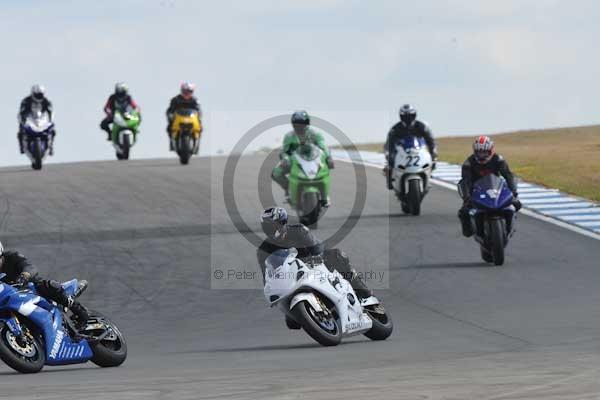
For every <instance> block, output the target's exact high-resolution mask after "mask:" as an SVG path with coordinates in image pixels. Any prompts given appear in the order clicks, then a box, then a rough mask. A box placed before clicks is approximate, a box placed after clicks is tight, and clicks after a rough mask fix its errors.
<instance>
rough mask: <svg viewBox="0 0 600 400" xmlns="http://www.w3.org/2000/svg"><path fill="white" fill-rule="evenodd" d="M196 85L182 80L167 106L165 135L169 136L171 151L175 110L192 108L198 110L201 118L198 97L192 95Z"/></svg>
mask: <svg viewBox="0 0 600 400" xmlns="http://www.w3.org/2000/svg"><path fill="white" fill-rule="evenodd" d="M195 88H196V85H194V84H193V83H191V82H183V83H182V84H181V86H180V93H179V94H178V95H177V96H175V97H173V98H172V99H171V103H170V104H169V108H167V136H168V137H169V151H173V150H174V148H173V141H172V140H171V124H172V122H173V119H174V118H175V111H177V110H182V109H192V110H196V111H198V118H199V119H200V120H202V109H201V108H200V104H199V103H198V99H197V98H196V97H195V96H194V89H195Z"/></svg>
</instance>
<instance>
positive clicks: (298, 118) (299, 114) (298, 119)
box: [292, 110, 310, 125]
mask: <svg viewBox="0 0 600 400" xmlns="http://www.w3.org/2000/svg"><path fill="white" fill-rule="evenodd" d="M292 125H310V117H309V116H308V113H307V112H306V111H304V110H302V111H295V112H294V113H293V114H292Z"/></svg>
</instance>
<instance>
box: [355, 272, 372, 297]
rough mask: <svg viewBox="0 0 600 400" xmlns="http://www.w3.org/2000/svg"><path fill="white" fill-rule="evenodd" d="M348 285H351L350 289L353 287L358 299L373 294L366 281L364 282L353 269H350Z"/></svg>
mask: <svg viewBox="0 0 600 400" xmlns="http://www.w3.org/2000/svg"><path fill="white" fill-rule="evenodd" d="M350 285H351V286H352V289H354V293H356V297H358V300H359V301H362V300H364V299H368V298H369V297H371V296H373V291H372V290H371V289H369V288H368V287H367V285H366V283H364V282H363V280H362V279H360V277H359V276H358V273H357V272H356V271H355V270H352V278H351V279H350Z"/></svg>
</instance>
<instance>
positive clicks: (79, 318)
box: [69, 296, 90, 330]
mask: <svg viewBox="0 0 600 400" xmlns="http://www.w3.org/2000/svg"><path fill="white" fill-rule="evenodd" d="M69 304H70V305H69V310H71V312H72V313H73V316H74V317H75V327H76V328H77V329H78V330H80V329H83V328H85V325H86V323H87V322H88V320H89V319H90V314H89V313H88V310H87V308H85V307H84V306H83V305H81V303H80V302H79V301H77V300H75V299H74V298H73V297H71V296H69Z"/></svg>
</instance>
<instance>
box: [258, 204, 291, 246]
mask: <svg viewBox="0 0 600 400" xmlns="http://www.w3.org/2000/svg"><path fill="white" fill-rule="evenodd" d="M287 221H288V214H287V211H285V208H281V207H271V208H267V209H266V210H265V211H263V213H262V215H261V216H260V225H261V226H262V230H263V232H264V233H265V235H267V237H269V238H270V239H277V238H278V237H280V236H281V235H282V234H283V233H284V232H285V229H286V226H287Z"/></svg>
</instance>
